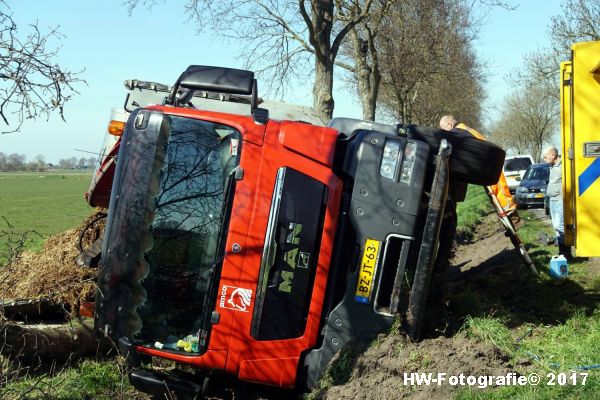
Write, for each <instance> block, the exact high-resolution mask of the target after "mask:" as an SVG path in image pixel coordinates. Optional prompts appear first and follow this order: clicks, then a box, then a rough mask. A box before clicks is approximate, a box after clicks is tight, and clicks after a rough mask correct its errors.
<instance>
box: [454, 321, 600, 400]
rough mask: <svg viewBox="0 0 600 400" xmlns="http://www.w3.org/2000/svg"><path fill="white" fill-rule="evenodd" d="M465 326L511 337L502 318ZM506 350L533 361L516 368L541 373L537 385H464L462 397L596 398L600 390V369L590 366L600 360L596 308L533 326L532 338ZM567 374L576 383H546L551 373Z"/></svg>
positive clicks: (491, 337) (494, 336) (489, 336)
mask: <svg viewBox="0 0 600 400" xmlns="http://www.w3.org/2000/svg"><path fill="white" fill-rule="evenodd" d="M470 325H471V326H470V327H468V328H466V329H467V331H468V330H473V329H475V330H476V331H482V330H483V331H485V332H487V333H486V334H484V335H483V336H479V338H480V339H482V340H484V341H486V342H489V343H494V340H497V338H498V337H500V338H501V340H502V342H503V343H504V344H506V343H507V340H509V339H510V338H511V337H510V335H507V334H508V333H509V331H508V329H507V328H506V327H502V323H501V321H498V320H496V321H494V322H491V323H490V321H489V320H488V321H483V320H479V321H475V322H473V323H471V324H470ZM493 325H494V326H496V328H497V329H498V331H499V332H500V333H498V332H496V331H491V332H490V331H488V329H489V328H490V327H491V326H493ZM508 348H509V350H508V351H507V354H509V356H511V358H512V359H513V360H519V359H520V360H523V359H526V360H529V361H530V362H531V365H529V366H527V367H521V368H517V372H519V373H521V374H523V375H525V376H527V375H529V374H532V373H535V374H538V375H539V376H540V377H541V383H540V384H539V385H537V386H532V385H524V386H506V387H497V388H487V389H485V390H474V389H464V390H462V391H460V392H459V393H458V395H457V397H456V398H457V399H460V400H474V399H515V398H518V399H559V398H560V399H597V398H598V393H600V369H589V370H585V368H589V367H590V366H598V364H600V312H599V311H598V310H596V311H594V312H593V314H592V315H586V313H585V312H584V311H582V310H577V311H575V313H574V314H573V316H572V317H571V318H570V319H568V320H567V321H565V323H564V324H560V325H556V326H537V327H535V328H534V329H533V334H532V336H531V337H530V338H525V339H524V340H523V341H522V342H520V343H518V344H515V342H514V341H513V342H512V343H510V346H509V347H508ZM561 373H562V374H567V376H568V377H569V379H572V377H573V374H575V378H576V379H577V380H576V382H577V384H576V385H573V384H572V381H567V382H568V384H565V385H559V384H558V382H557V381H555V385H547V383H548V382H549V381H550V376H549V374H554V375H558V374H561ZM584 375H587V377H586V381H585V385H583V384H582V382H583V379H584Z"/></svg>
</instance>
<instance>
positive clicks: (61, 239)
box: [0, 211, 104, 313]
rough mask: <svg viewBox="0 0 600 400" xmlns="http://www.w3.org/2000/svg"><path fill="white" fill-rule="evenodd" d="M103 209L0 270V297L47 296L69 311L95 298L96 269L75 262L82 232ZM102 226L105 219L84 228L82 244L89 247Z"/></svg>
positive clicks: (29, 297)
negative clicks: (63, 305) (37, 249)
mask: <svg viewBox="0 0 600 400" xmlns="http://www.w3.org/2000/svg"><path fill="white" fill-rule="evenodd" d="M101 214H103V212H102V211H97V212H95V213H94V214H92V215H90V216H89V217H88V218H87V219H86V220H85V221H83V222H82V223H81V224H80V225H79V226H78V227H76V228H73V229H70V230H68V231H66V232H62V233H59V234H57V235H54V236H51V237H49V238H48V239H47V240H46V242H45V243H44V246H43V249H42V251H41V252H40V253H34V252H31V251H24V252H23V253H21V254H20V255H19V256H18V258H17V259H16V260H14V261H13V262H12V263H10V264H9V265H7V266H6V267H4V268H2V269H1V270H0V299H2V300H6V299H37V298H50V299H51V301H52V302H55V303H57V304H66V305H67V306H68V308H69V309H70V310H71V313H76V312H77V310H78V309H79V302H80V301H85V300H90V299H93V298H94V293H95V290H96V289H95V288H96V286H95V280H96V269H91V268H86V267H80V266H78V265H77V263H76V262H75V259H76V258H77V256H78V255H79V249H78V242H79V236H80V233H81V231H82V230H83V229H84V228H85V227H86V226H88V224H90V223H91V222H92V221H93V220H95V219H96V218H98V217H99V216H100V215H101ZM103 229H104V219H102V220H99V221H98V222H97V223H95V224H93V226H92V227H91V229H89V230H87V231H86V234H85V236H84V237H83V241H82V244H83V246H84V248H85V247H87V246H89V245H90V244H91V243H92V242H93V241H94V240H95V239H96V238H98V237H99V235H100V233H101V231H102V230H103Z"/></svg>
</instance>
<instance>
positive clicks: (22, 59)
mask: <svg viewBox="0 0 600 400" xmlns="http://www.w3.org/2000/svg"><path fill="white" fill-rule="evenodd" d="M62 38H63V35H61V34H60V33H59V32H58V31H57V30H56V29H51V30H50V31H49V32H45V33H43V32H41V31H40V30H39V28H38V26H37V23H35V24H33V25H30V26H29V32H28V33H26V34H25V35H22V34H21V33H20V32H19V30H18V27H17V25H16V23H15V22H14V20H13V18H12V15H10V14H9V12H8V6H7V5H6V3H5V2H4V1H0V117H1V118H2V121H3V122H4V124H6V125H11V120H13V119H14V120H16V125H13V126H12V127H11V128H10V130H9V132H14V131H17V130H19V128H20V127H21V125H22V124H23V121H25V120H26V119H35V118H38V117H41V116H45V117H49V115H50V113H51V112H53V111H57V112H58V113H59V115H60V116H61V118H62V119H63V120H64V105H65V103H67V102H68V101H69V100H71V98H72V97H73V95H74V94H76V93H77V91H76V90H75V89H74V85H75V84H76V83H79V82H83V80H82V79H81V78H80V77H79V76H80V72H71V71H69V70H66V69H64V68H63V67H61V66H59V65H58V64H56V57H57V54H58V51H59V49H56V48H50V44H49V43H50V42H51V41H52V40H56V39H62ZM3 133H6V132H3Z"/></svg>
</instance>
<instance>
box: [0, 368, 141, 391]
mask: <svg viewBox="0 0 600 400" xmlns="http://www.w3.org/2000/svg"><path fill="white" fill-rule="evenodd" d="M0 398H2V399H5V400H12V399H27V400H34V399H35V400H37V399H53V400H81V399H97V400H111V399H121V398H122V399H132V398H137V399H142V398H147V396H145V395H142V394H139V393H137V392H136V391H135V390H134V389H133V387H132V386H131V385H130V384H129V382H128V379H127V377H126V376H125V375H124V374H122V372H121V370H120V369H119V366H118V364H117V363H116V362H115V361H92V360H84V361H82V362H81V363H79V364H76V365H74V366H72V367H70V368H63V369H61V370H60V371H57V372H46V373H43V374H38V375H35V376H30V377H27V378H25V379H20V380H15V381H13V382H11V383H9V384H8V385H6V386H4V387H1V388H0Z"/></svg>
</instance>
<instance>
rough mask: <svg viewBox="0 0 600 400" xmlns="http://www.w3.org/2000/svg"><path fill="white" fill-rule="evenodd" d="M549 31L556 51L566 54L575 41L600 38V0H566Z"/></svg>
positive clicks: (553, 19) (553, 18)
mask: <svg viewBox="0 0 600 400" xmlns="http://www.w3.org/2000/svg"><path fill="white" fill-rule="evenodd" d="M549 32H550V37H551V39H552V48H553V50H554V52H555V53H559V54H562V55H565V56H568V54H569V50H570V49H571V45H572V44H573V43H576V42H585V41H591V40H600V0H566V1H565V3H564V4H563V6H562V14H561V15H556V16H554V17H552V23H551V24H550V29H549Z"/></svg>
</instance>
